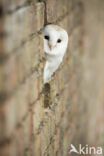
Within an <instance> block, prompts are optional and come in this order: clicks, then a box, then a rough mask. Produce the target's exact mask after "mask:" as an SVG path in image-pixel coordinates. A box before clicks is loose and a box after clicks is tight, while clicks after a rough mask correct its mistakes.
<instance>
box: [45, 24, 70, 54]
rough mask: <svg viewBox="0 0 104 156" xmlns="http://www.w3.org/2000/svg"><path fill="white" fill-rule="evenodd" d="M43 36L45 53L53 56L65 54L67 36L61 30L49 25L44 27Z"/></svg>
mask: <svg viewBox="0 0 104 156" xmlns="http://www.w3.org/2000/svg"><path fill="white" fill-rule="evenodd" d="M43 34H44V51H45V53H47V54H55V55H61V54H64V53H65V51H66V48H67V44H68V34H67V32H66V31H65V30H64V29H63V28H61V27H59V26H57V25H53V24H49V25H47V26H45V28H44V30H43Z"/></svg>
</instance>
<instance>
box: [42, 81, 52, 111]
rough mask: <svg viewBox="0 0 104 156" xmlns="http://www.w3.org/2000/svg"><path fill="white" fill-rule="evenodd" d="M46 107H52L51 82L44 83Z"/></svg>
mask: <svg viewBox="0 0 104 156" xmlns="http://www.w3.org/2000/svg"><path fill="white" fill-rule="evenodd" d="M43 90H44V91H43V93H44V108H47V107H50V105H51V86H50V84H49V83H45V84H44V89H43Z"/></svg>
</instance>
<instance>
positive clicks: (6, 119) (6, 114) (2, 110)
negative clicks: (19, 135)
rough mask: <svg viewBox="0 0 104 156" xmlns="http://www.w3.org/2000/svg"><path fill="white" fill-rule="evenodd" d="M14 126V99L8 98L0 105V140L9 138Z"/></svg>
mask: <svg viewBox="0 0 104 156" xmlns="http://www.w3.org/2000/svg"><path fill="white" fill-rule="evenodd" d="M15 127H16V101H15V98H11V99H9V100H8V101H7V102H6V103H4V105H2V106H0V134H1V135H0V141H2V140H5V139H6V138H10V137H11V136H12V134H13V133H14V130H15Z"/></svg>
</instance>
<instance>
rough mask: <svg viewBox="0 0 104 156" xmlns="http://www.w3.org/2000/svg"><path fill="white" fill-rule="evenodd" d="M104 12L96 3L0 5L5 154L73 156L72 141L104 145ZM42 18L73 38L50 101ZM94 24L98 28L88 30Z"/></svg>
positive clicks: (56, 0)
mask: <svg viewBox="0 0 104 156" xmlns="http://www.w3.org/2000/svg"><path fill="white" fill-rule="evenodd" d="M84 6H85V7H84ZM96 7H98V8H102V10H100V9H97V8H96ZM84 8H85V9H84ZM103 8H104V3H103V1H102V3H99V2H98V1H97V0H95V1H94V0H91V5H90V1H89V2H88V1H87V2H84V1H83V0H82V1H81V0H45V1H42V0H40V1H38V0H9V1H8V0H3V1H1V2H0V156H69V155H71V154H69V153H68V151H69V147H70V144H71V143H73V144H75V145H76V146H77V145H78V144H80V143H81V144H91V145H93V144H94V145H98V144H100V145H104V141H103V140H104V125H103V123H104V122H103V119H104V118H103V113H104V98H103V95H104V94H103V89H104V87H102V86H101V85H102V84H103V83H104V78H103V77H104V75H103V77H98V76H97V74H96V72H97V73H98V74H99V75H101V73H102V69H101V68H100V67H101V66H100V65H103V64H104V63H103V60H102V58H103V55H104V54H103V53H102V49H103V48H104V46H103V43H102V42H103V40H104V35H103V34H104V30H103V26H104V22H103V23H102V21H103V13H104V12H103ZM96 10H100V11H97V13H96V16H97V19H96V16H95V15H94V14H95V12H96ZM90 14H91V15H92V16H91V17H90ZM89 17H90V18H89ZM99 17H100V18H101V19H99ZM45 19H47V23H55V24H58V25H60V26H62V27H63V28H65V29H66V30H67V32H68V34H69V47H68V50H67V54H66V56H65V58H64V61H63V63H62V65H61V66H60V68H59V70H58V71H57V72H56V74H55V76H54V78H53V80H52V81H51V83H50V88H48V91H49V89H50V92H48V93H49V100H47V99H45V98H46V97H45V94H47V90H45V89H43V88H44V86H43V68H44V51H43V37H42V33H41V30H42V28H43V27H44V25H45V24H46V21H45ZM91 20H93V22H95V23H93V24H92V27H91V28H89V29H88V27H89V22H90V23H91ZM99 20H100V23H99V22H98V21H99ZM94 24H95V25H96V24H98V28H99V30H103V34H102V31H101V32H100V34H101V36H102V38H100V36H99V38H98V35H96V36H95V39H94V36H93V34H96V33H95V32H96V31H97V34H99V32H98V30H96V29H93V27H94ZM98 28H97V29H98ZM84 32H85V33H84ZM90 38H91V39H90ZM91 40H92V41H93V42H92V41H91ZM99 40H100V41H101V42H100V41H99ZM98 41H99V47H97V43H98ZM95 42H96V48H94V46H95ZM93 48H94V49H93ZM97 48H98V49H97ZM97 58H99V59H97ZM99 63H100V64H99ZM89 68H90V69H89ZM99 69H100V70H99ZM86 74H87V75H86ZM94 77H96V79H95V78H94ZM93 80H94V81H93ZM96 82H97V83H96ZM95 84H96V85H95ZM48 87H49V86H48ZM100 88H102V89H100ZM46 89H47V88H46ZM90 96H91V97H92V98H91V97H90ZM46 100H47V101H46ZM46 102H47V104H46ZM99 103H100V104H99ZM46 106H49V111H48V112H47V109H46ZM92 110H93V111H92ZM97 122H98V123H99V127H97ZM95 129H96V131H95ZM100 135H101V136H100Z"/></svg>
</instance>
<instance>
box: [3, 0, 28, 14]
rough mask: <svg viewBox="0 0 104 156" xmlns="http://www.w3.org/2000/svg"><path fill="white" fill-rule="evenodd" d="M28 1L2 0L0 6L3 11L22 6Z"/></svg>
mask: <svg viewBox="0 0 104 156" xmlns="http://www.w3.org/2000/svg"><path fill="white" fill-rule="evenodd" d="M26 2H29V0H15V1H14V0H9V1H8V0H2V1H1V6H2V7H3V10H4V13H5V12H10V11H14V10H16V8H18V7H22V6H24V5H25V4H26Z"/></svg>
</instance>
